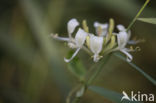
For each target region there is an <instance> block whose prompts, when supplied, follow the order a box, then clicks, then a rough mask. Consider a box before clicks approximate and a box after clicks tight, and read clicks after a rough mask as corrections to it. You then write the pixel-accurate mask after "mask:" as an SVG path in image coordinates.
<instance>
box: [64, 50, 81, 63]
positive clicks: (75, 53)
mask: <svg viewBox="0 0 156 103" xmlns="http://www.w3.org/2000/svg"><path fill="white" fill-rule="evenodd" d="M79 51H80V48H77V49H76V51H75V52H74V54H73V55H72V57H71V58H70V59H66V58H64V61H65V62H70V61H71V60H72V59H73V58H74V57H75V56H76V55H77V53H78V52H79Z"/></svg>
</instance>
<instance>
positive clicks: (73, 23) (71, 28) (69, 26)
mask: <svg viewBox="0 0 156 103" xmlns="http://www.w3.org/2000/svg"><path fill="white" fill-rule="evenodd" d="M78 25H79V22H78V21H77V20H76V19H74V18H73V19H71V20H70V21H69V22H68V23H67V30H68V35H69V38H71V37H72V36H71V34H72V33H73V32H74V30H75V28H76V27H77V26H78Z"/></svg>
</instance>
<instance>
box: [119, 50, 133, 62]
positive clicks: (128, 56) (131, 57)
mask: <svg viewBox="0 0 156 103" xmlns="http://www.w3.org/2000/svg"><path fill="white" fill-rule="evenodd" d="M120 51H121V52H122V53H124V54H125V55H126V56H127V61H128V62H131V61H132V59H133V56H132V55H131V54H130V53H128V52H127V51H126V50H124V49H122V50H120Z"/></svg>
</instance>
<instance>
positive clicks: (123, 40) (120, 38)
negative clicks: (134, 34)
mask: <svg viewBox="0 0 156 103" xmlns="http://www.w3.org/2000/svg"><path fill="white" fill-rule="evenodd" d="M117 29H118V30H119V33H118V34H117V43H118V47H117V48H116V50H120V51H121V52H122V53H124V54H125V55H126V56H127V61H128V62H130V61H132V59H133V57H132V55H131V54H130V53H129V52H130V51H133V50H131V49H129V48H126V45H127V43H128V42H129V39H130V36H131V33H130V31H128V33H127V32H126V29H125V27H124V26H123V25H117Z"/></svg>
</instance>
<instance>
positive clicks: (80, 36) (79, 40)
mask: <svg viewBox="0 0 156 103" xmlns="http://www.w3.org/2000/svg"><path fill="white" fill-rule="evenodd" d="M87 35H88V34H87V33H86V32H85V31H84V30H82V29H81V28H79V30H78V32H77V33H76V36H75V39H74V40H73V41H74V43H75V47H76V48H77V49H76V51H75V52H74V54H73V55H72V57H71V58H70V59H66V58H64V60H65V62H70V61H71V60H72V59H73V58H74V57H75V56H76V55H77V53H78V52H79V51H80V49H81V48H82V46H83V44H84V43H85V40H86V37H87Z"/></svg>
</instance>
